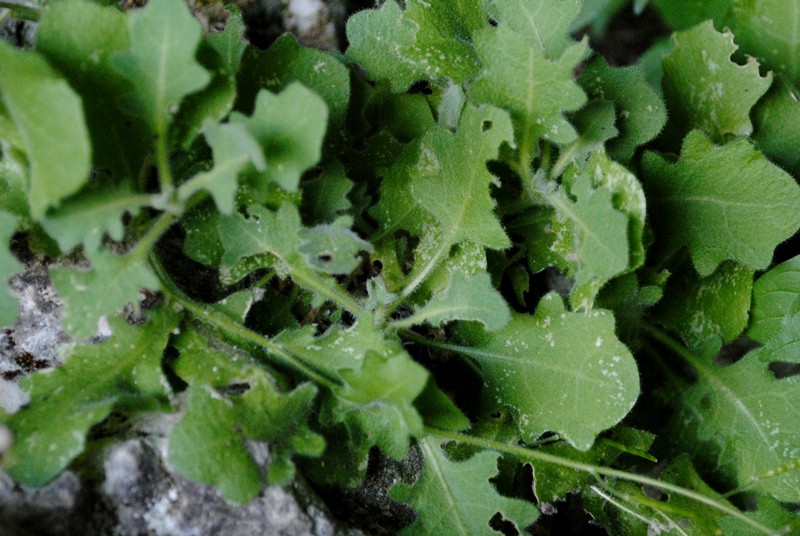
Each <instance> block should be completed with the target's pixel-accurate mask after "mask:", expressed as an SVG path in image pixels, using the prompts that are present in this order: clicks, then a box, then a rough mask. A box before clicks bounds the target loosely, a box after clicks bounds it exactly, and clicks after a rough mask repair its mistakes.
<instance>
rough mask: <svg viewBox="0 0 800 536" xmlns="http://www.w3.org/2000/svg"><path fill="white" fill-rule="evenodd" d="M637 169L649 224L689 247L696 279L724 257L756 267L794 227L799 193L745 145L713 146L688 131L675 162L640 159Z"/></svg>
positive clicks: (791, 181) (798, 223)
mask: <svg viewBox="0 0 800 536" xmlns="http://www.w3.org/2000/svg"><path fill="white" fill-rule="evenodd" d="M643 167H644V177H646V180H645V181H644V186H645V193H646V194H647V200H648V203H649V205H650V206H651V207H652V215H653V222H652V223H653V226H654V227H655V229H656V231H657V232H658V233H660V236H661V237H662V239H664V240H668V241H672V242H674V243H677V244H680V245H684V246H686V247H688V248H689V251H690V252H691V255H692V261H693V263H694V266H695V268H697V271H698V272H699V273H700V275H703V276H706V275H709V274H711V273H712V272H713V271H714V270H715V269H716V268H717V266H719V264H720V263H721V262H722V261H724V260H728V259H730V260H735V261H737V262H739V263H740V264H742V265H744V266H748V267H750V268H754V269H764V268H766V267H767V266H769V263H770V261H771V259H772V252H773V250H774V249H775V246H777V245H778V244H779V243H780V242H782V241H784V240H786V239H787V238H789V237H790V236H792V235H793V234H794V233H795V232H796V231H797V229H798V227H800V212H799V211H798V210H797V207H798V206H800V187H798V185H797V183H796V182H795V180H794V179H793V178H792V177H791V176H789V175H788V174H787V173H786V172H785V171H783V170H781V169H780V168H779V167H777V166H775V165H774V164H772V163H770V162H769V161H768V160H767V159H766V158H764V155H762V154H761V153H759V152H758V151H757V150H755V149H753V147H752V146H751V145H750V144H749V143H748V142H747V141H746V140H736V141H733V142H731V143H728V144H727V145H723V146H716V145H714V144H713V143H712V142H711V141H710V140H709V139H708V138H706V136H705V135H703V134H702V133H700V132H698V131H693V132H691V133H690V134H689V135H688V136H687V137H686V139H685V140H684V142H683V149H682V151H681V156H680V160H678V162H677V163H675V164H669V163H668V162H667V161H666V160H664V159H663V158H662V157H660V156H658V155H656V154H653V153H648V154H646V155H645V157H644V166H643Z"/></svg>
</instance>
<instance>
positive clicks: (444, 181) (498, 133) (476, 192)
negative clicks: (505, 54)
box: [410, 106, 512, 249]
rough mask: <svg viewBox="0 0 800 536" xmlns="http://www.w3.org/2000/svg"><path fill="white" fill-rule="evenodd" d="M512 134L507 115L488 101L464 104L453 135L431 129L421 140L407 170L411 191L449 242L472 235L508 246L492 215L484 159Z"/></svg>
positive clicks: (491, 178)
mask: <svg viewBox="0 0 800 536" xmlns="http://www.w3.org/2000/svg"><path fill="white" fill-rule="evenodd" d="M511 139H512V132H511V121H510V120H509V117H508V114H506V112H504V111H503V110H500V109H498V108H495V107H493V106H481V107H479V108H476V107H474V106H467V108H466V109H465V110H464V113H463V115H462V117H461V123H460V124H459V128H458V131H457V132H456V134H455V135H454V134H452V133H451V132H449V131H447V130H445V129H442V128H436V129H432V130H430V131H429V132H428V134H427V135H426V136H425V137H424V138H423V139H422V145H421V147H420V154H419V160H418V161H417V166H416V169H414V170H413V172H412V175H411V185H410V190H411V195H412V196H413V198H414V200H415V201H416V202H417V203H418V204H419V206H421V207H423V208H424V209H425V210H427V211H428V212H429V213H430V214H431V216H433V218H434V219H435V220H436V222H437V223H438V226H439V228H440V232H441V234H442V240H443V242H444V243H446V246H447V247H449V245H451V244H457V243H459V242H463V241H464V240H472V241H475V242H478V243H480V244H482V245H484V246H486V247H489V248H493V249H503V248H506V247H508V246H509V245H510V242H509V240H508V237H507V236H506V234H505V231H504V230H503V228H502V227H501V226H500V222H499V221H498V220H497V217H496V216H495V215H494V205H495V203H494V200H493V199H492V197H491V195H490V191H489V187H490V186H491V185H492V184H493V183H494V182H495V181H496V179H495V177H494V176H493V175H492V174H491V173H490V172H489V171H488V170H487V169H486V162H487V161H488V160H491V159H493V158H496V156H497V152H498V149H499V147H500V145H501V144H502V143H503V142H510V141H511Z"/></svg>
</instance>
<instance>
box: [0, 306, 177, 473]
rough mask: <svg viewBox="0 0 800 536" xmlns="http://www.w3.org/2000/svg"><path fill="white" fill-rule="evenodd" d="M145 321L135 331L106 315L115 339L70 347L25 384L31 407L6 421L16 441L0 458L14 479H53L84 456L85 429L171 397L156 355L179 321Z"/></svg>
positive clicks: (167, 317)
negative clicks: (123, 410)
mask: <svg viewBox="0 0 800 536" xmlns="http://www.w3.org/2000/svg"><path fill="white" fill-rule="evenodd" d="M148 316H149V317H150V318H149V321H148V322H147V323H146V324H145V325H143V326H135V327H134V326H130V325H129V324H127V323H126V322H125V320H123V319H122V318H121V317H118V316H114V317H111V318H110V319H109V324H110V326H111V328H112V330H113V334H112V335H111V337H110V338H109V339H108V340H107V341H105V342H103V343H101V344H76V345H72V346H70V347H68V349H67V350H66V352H65V354H64V356H63V359H64V365H62V366H61V367H59V368H57V369H55V370H47V371H42V372H38V373H36V374H33V375H31V376H28V377H26V378H25V379H24V380H23V383H22V386H23V388H24V389H25V390H26V391H27V392H28V394H29V396H30V402H29V403H28V405H27V406H25V407H23V408H22V409H21V410H20V411H19V412H18V413H15V414H14V415H13V416H11V418H10V419H9V421H8V426H9V428H10V429H11V431H12V432H13V434H14V436H15V441H14V445H13V447H12V449H11V451H10V452H9V453H7V454H6V456H5V458H4V460H3V464H4V465H5V467H6V469H7V470H8V471H9V473H10V474H11V475H12V476H13V477H14V478H15V479H16V480H17V481H19V482H21V483H23V484H26V485H30V486H41V485H42V484H44V483H46V482H48V481H49V480H51V479H52V478H54V477H55V476H57V475H58V474H59V473H60V472H61V471H63V470H64V469H65V468H66V467H67V465H68V464H69V463H70V462H71V461H72V460H73V459H74V458H75V457H76V456H78V455H79V454H80V453H81V452H82V451H83V449H84V446H85V443H86V434H87V432H88V431H89V428H90V427H91V426H93V425H95V424H97V423H99V422H101V421H102V420H103V419H105V418H106V417H107V416H108V415H109V413H111V411H112V409H113V408H114V407H115V406H116V405H117V404H118V403H122V402H126V403H131V402H147V401H148V400H152V399H157V400H160V399H164V398H165V397H166V396H167V395H168V394H169V384H168V383H167V380H166V378H165V377H164V375H163V373H162V370H161V354H162V353H163V351H164V348H165V347H166V345H167V338H168V337H169V334H170V332H171V331H172V330H173V329H174V328H175V326H176V325H177V322H178V317H177V316H176V315H175V314H174V313H172V312H171V311H168V310H161V311H158V312H149V313H148ZM109 353H112V354H113V357H114V359H112V360H109ZM87 378H91V381H87Z"/></svg>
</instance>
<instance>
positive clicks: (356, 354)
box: [274, 321, 430, 460]
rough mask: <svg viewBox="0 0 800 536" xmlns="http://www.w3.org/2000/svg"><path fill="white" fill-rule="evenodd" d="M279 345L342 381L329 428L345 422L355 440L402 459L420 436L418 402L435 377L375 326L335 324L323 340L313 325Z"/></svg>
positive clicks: (283, 337) (329, 407) (330, 406)
mask: <svg viewBox="0 0 800 536" xmlns="http://www.w3.org/2000/svg"><path fill="white" fill-rule="evenodd" d="M274 341H275V342H276V343H277V344H280V345H281V346H282V347H284V348H286V349H287V350H288V351H289V352H291V353H292V354H294V355H297V356H299V357H300V358H301V359H302V360H303V362H304V363H306V364H307V365H310V366H312V367H314V368H315V369H316V370H320V371H323V372H325V373H326V374H327V375H328V376H330V377H334V378H339V379H340V381H341V385H338V386H336V387H335V388H334V389H332V395H333V396H332V398H331V399H330V400H329V401H328V403H327V404H326V407H325V408H324V409H323V410H322V418H323V422H325V423H326V424H330V425H335V424H344V425H345V427H346V429H347V430H348V435H349V437H350V439H351V441H356V442H357V443H362V442H366V443H368V444H369V445H377V446H378V447H379V448H380V449H381V450H382V451H383V452H384V453H385V454H386V455H388V456H391V457H392V458H395V459H398V460H399V459H402V458H403V457H404V456H405V455H406V452H407V450H408V446H409V441H410V438H411V437H413V436H419V435H421V433H422V426H423V424H422V418H421V417H420V415H419V413H418V412H417V410H416V408H415V407H414V405H413V402H414V400H415V399H416V398H417V397H418V396H419V394H420V393H421V392H422V391H423V389H424V388H425V385H426V384H427V382H428V379H429V377H430V375H429V374H428V372H427V370H425V368H424V367H422V366H421V365H419V364H418V363H416V362H415V361H414V360H413V359H411V356H409V355H408V353H407V352H406V351H405V350H404V349H403V346H402V345H401V344H400V343H399V342H398V341H397V340H394V339H387V338H385V336H384V335H383V333H381V332H380V331H378V330H377V329H376V327H375V326H374V325H372V323H371V322H363V321H360V322H357V323H356V324H355V325H353V326H352V327H350V328H347V329H343V328H341V327H339V326H335V327H332V328H331V329H329V330H328V331H327V332H325V333H324V334H323V335H321V336H319V337H314V331H313V329H309V328H308V327H306V328H303V329H300V330H287V331H284V332H283V333H281V334H280V335H279V336H277V337H275V339H274Z"/></svg>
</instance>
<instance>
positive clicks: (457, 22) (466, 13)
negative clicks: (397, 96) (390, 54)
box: [403, 0, 488, 84]
mask: <svg viewBox="0 0 800 536" xmlns="http://www.w3.org/2000/svg"><path fill="white" fill-rule="evenodd" d="M404 15H405V18H406V19H408V20H411V21H413V22H415V23H416V24H417V26H418V28H419V29H418V30H417V33H416V40H415V42H414V44H413V45H412V46H410V47H408V48H405V49H403V54H404V55H405V56H406V57H407V58H409V59H410V60H411V61H412V62H414V64H415V65H416V67H417V69H419V70H420V71H421V72H422V73H424V75H425V77H427V78H428V79H430V80H433V81H436V80H439V79H442V78H446V79H449V80H452V81H453V82H455V83H457V84H460V83H463V82H465V81H467V80H469V79H470V78H472V77H474V76H475V75H477V74H478V72H479V71H480V60H479V59H478V57H477V55H476V54H475V49H474V48H473V47H472V45H471V43H470V42H469V41H470V39H471V38H472V36H473V34H474V33H475V31H477V30H479V29H480V28H484V27H487V26H488V21H487V20H486V17H484V15H483V0H451V1H450V2H428V1H426V0H407V1H406V11H405V13H404Z"/></svg>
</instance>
